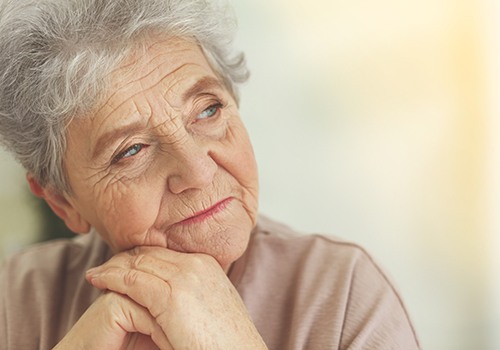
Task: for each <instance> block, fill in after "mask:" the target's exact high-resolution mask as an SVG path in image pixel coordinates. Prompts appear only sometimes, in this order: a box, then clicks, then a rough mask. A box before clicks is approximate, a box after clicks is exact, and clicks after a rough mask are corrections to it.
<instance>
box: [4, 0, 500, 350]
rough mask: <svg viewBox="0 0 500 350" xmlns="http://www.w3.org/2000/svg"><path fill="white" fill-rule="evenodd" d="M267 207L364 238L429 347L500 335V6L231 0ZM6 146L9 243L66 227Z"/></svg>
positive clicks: (470, 344) (308, 224) (463, 0)
mask: <svg viewBox="0 0 500 350" xmlns="http://www.w3.org/2000/svg"><path fill="white" fill-rule="evenodd" d="M232 3H233V6H234V10H235V12H236V15H237V17H238V19H239V33H238V39H237V47H238V48H239V49H242V50H244V51H245V52H246V57H247V61H248V64H249V67H250V69H251V71H252V76H251V79H250V81H249V82H248V83H247V84H245V85H244V86H243V87H242V89H241V95H242V102H241V113H242V115H243V118H244V120H245V121H246V123H247V126H248V129H249V132H250V134H251V137H252V139H253V142H254V147H255V151H256V156H257V161H258V163H259V167H260V176H261V211H262V212H264V213H266V214H268V215H269V216H272V217H274V218H276V219H278V220H281V221H284V222H287V223H288V224H290V225H291V226H293V227H295V228H297V229H299V230H302V231H304V232H323V233H328V234H332V235H335V236H338V237H342V238H344V239H347V240H350V241H355V242H357V243H360V244H361V245H363V246H364V247H366V248H367V249H368V250H369V251H370V252H371V253H372V255H373V256H374V257H375V258H376V260H378V261H379V262H380V264H381V265H382V266H383V267H384V268H385V269H386V270H387V271H388V273H389V275H390V276H391V277H392V279H393V280H394V281H395V282H396V284H397V286H398V288H399V290H400V291H401V293H402V295H403V297H404V300H405V301H406V304H407V306H408V309H409V312H410V314H411V316H412V318H413V321H414V323H415V325H416V328H417V331H418V334H419V336H420V338H421V342H422V345H423V348H424V349H428V350H482V349H487V350H490V349H491V350H493V349H500V272H499V271H498V270H499V269H498V268H497V267H498V266H500V118H499V116H498V112H499V111H500V102H498V101H499V100H500V99H499V96H498V92H499V91H500V69H499V65H498V62H500V61H499V58H500V35H499V34H500V24H499V23H500V4H499V2H498V1H496V0H439V1H436V0H405V1H401V0H376V1H374V0H372V1H362V0H349V1H345V0H307V1H306V0H233V1H232ZM46 217H47V213H46V208H45V207H44V206H43V205H42V204H41V203H40V202H39V201H37V200H36V199H35V198H33V197H32V196H31V195H30V194H29V191H28V189H27V186H26V185H25V180H24V172H23V171H22V169H20V168H19V166H17V165H16V164H15V163H14V161H13V160H12V159H11V158H10V156H9V155H7V154H5V153H2V152H0V257H2V256H6V255H8V254H10V253H12V252H13V251H15V250H17V249H20V248H21V247H23V246H25V245H27V244H29V243H31V242H34V241H39V240H42V239H46V238H48V237H49V234H50V233H51V232H54V231H56V230H58V228H57V227H54V226H52V225H56V226H57V225H59V224H58V223H52V222H50V221H48V220H44V219H43V218H46Z"/></svg>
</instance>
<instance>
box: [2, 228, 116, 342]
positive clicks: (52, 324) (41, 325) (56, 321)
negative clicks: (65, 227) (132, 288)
mask: <svg viewBox="0 0 500 350" xmlns="http://www.w3.org/2000/svg"><path fill="white" fill-rule="evenodd" d="M108 254H109V251H108V248H107V246H106V245H105V244H104V242H102V241H101V240H100V239H99V238H98V237H97V235H96V234H94V233H91V234H89V235H86V236H81V237H76V238H74V239H64V240H56V241H50V242H46V243H41V244H36V245H33V246H31V247H29V248H27V249H24V250H22V251H20V252H18V253H16V254H14V255H12V256H10V257H9V258H7V259H6V260H5V261H4V262H3V263H2V266H1V268H0V335H1V338H3V339H6V342H7V344H9V345H8V346H7V348H11V347H9V346H12V348H35V347H37V348H38V347H39V348H48V347H50V346H53V345H54V344H53V342H55V341H56V340H57V339H58V338H59V335H60V334H61V333H64V332H66V331H67V327H68V326H70V325H71V324H72V322H73V320H72V318H77V317H79V316H80V315H81V313H83V311H84V310H85V309H86V308H87V306H88V303H90V302H91V301H92V299H93V298H95V297H96V296H97V294H96V292H95V291H93V288H92V287H91V286H90V285H89V284H88V283H87V282H86V281H85V271H86V270H87V269H89V268H90V267H92V266H95V265H98V264H100V263H101V262H102V261H104V260H105V259H106V258H107V256H108ZM26 315H29V317H26ZM28 334H29V336H28ZM43 342H45V343H43ZM50 344H52V345H50ZM21 345H22V346H21Z"/></svg>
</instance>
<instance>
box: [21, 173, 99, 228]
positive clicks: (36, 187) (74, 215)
mask: <svg viewBox="0 0 500 350" xmlns="http://www.w3.org/2000/svg"><path fill="white" fill-rule="evenodd" d="M26 179H27V180H28V184H29V187H30V190H31V192H32V193H33V194H34V195H35V196H37V197H40V198H43V199H44V200H45V201H46V202H47V204H48V205H49V207H50V208H51V209H52V211H53V212H54V213H55V214H56V215H57V216H59V217H60V218H61V219H62V220H63V221H64V223H65V224H66V226H67V227H68V228H69V229H70V230H71V231H73V232H75V233H88V232H89V231H90V224H89V223H88V222H87V221H86V220H85V219H84V218H83V217H82V216H81V215H80V213H79V212H78V210H76V208H75V207H74V206H73V205H72V204H71V203H70V202H69V201H68V199H67V198H66V197H65V195H64V194H61V193H59V192H58V191H56V190H54V189H53V188H50V187H42V186H41V185H40V184H39V183H38V181H37V180H36V179H35V178H34V177H33V176H32V175H31V174H27V175H26Z"/></svg>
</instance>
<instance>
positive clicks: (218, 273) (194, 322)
mask: <svg viewBox="0 0 500 350" xmlns="http://www.w3.org/2000/svg"><path fill="white" fill-rule="evenodd" d="M87 279H88V281H89V282H90V283H92V285H94V286H95V287H97V288H99V289H103V290H111V291H114V292H116V293H120V294H123V295H127V296H128V297H129V298H131V299H132V300H134V301H135V302H136V303H138V304H140V305H142V306H143V307H145V308H146V309H147V310H149V313H150V314H151V315H152V316H153V317H154V319H156V321H157V322H158V324H159V325H160V327H161V328H162V329H163V331H164V333H165V335H166V336H167V338H168V340H169V341H170V343H171V344H172V346H173V347H174V349H195V348H196V349H252V350H255V349H267V348H266V346H265V344H264V342H263V341H262V338H261V337H260V335H259V333H258V331H257V329H256V328H255V326H254V324H253V322H252V321H251V319H250V316H249V315H248V312H247V310H246V308H245V305H244V304H243V301H242V300H241V298H240V296H239V295H238V292H237V291H236V289H235V288H234V286H233V285H232V284H231V282H230V281H229V279H228V277H227V276H226V274H225V272H224V270H223V269H222V268H221V266H220V265H219V264H218V263H217V261H216V260H215V259H214V258H212V257H211V256H209V255H205V254H186V253H178V252H175V251H172V250H169V249H165V248H160V247H137V248H134V249H132V250H130V251H126V252H122V253H119V254H117V255H115V256H114V257H112V258H111V259H110V260H109V261H108V262H106V263H105V264H103V265H101V266H99V267H97V268H94V269H91V270H89V272H88V273H87Z"/></svg>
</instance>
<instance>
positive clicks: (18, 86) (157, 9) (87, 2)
mask: <svg viewBox="0 0 500 350" xmlns="http://www.w3.org/2000/svg"><path fill="white" fill-rule="evenodd" d="M235 27H236V26H235V20H234V16H233V15H232V13H231V12H230V11H229V9H228V7H227V4H226V3H225V2H222V1H210V0H0V142H1V143H2V144H3V145H4V146H5V147H6V148H7V150H9V151H10V152H12V153H13V154H14V156H15V158H16V159H17V160H18V161H19V162H20V163H21V164H22V165H23V166H24V167H25V169H26V170H27V171H28V172H30V173H31V174H32V175H33V176H34V177H35V179H37V180H38V182H39V183H40V184H41V185H42V186H47V185H50V186H51V187H53V188H54V189H56V190H58V191H61V192H71V187H70V185H69V183H68V180H67V176H66V172H65V168H64V153H65V150H66V138H65V128H66V127H67V125H68V123H69V122H70V120H71V119H72V118H74V117H76V116H81V115H85V113H89V112H91V110H92V109H93V108H95V107H96V104H97V103H98V102H99V99H100V98H102V96H101V94H102V93H103V92H104V91H105V88H106V79H105V78H106V76H107V74H108V73H109V72H111V71H112V70H113V69H115V68H116V67H117V66H118V65H119V64H120V62H121V61H122V60H123V59H124V58H125V57H126V56H127V54H128V53H130V50H131V49H132V46H133V45H134V43H135V44H137V42H138V41H141V40H140V39H141V38H143V39H144V38H146V37H147V36H148V35H150V34H152V33H159V34H164V35H167V36H169V37H185V38H192V39H194V40H195V41H196V42H197V43H198V44H199V45H200V47H201V48H202V50H203V52H204V53H205V55H206V57H207V59H208V61H209V63H210V64H211V65H212V67H213V68H214V70H215V71H216V73H217V74H218V75H219V76H220V78H221V79H222V80H223V81H224V84H225V85H226V87H227V88H228V89H229V91H230V92H232V93H233V95H234V96H235V98H237V91H236V84H237V83H240V82H243V81H245V80H246V79H247V77H248V71H247V69H246V65H245V61H244V58H243V54H241V53H240V54H232V51H231V45H230V44H231V42H232V39H233V33H234V29H235Z"/></svg>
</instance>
